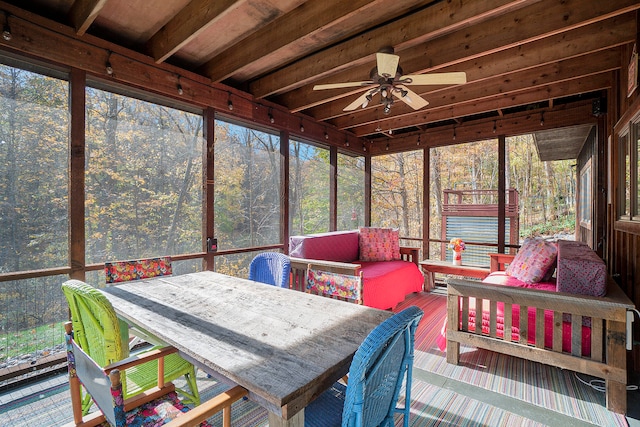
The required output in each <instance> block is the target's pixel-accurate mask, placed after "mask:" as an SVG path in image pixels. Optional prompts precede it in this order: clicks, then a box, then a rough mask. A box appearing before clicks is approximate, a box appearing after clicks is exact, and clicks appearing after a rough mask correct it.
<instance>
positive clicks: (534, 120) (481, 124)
mask: <svg viewBox="0 0 640 427" xmlns="http://www.w3.org/2000/svg"><path fill="white" fill-rule="evenodd" d="M544 118H545V119H544V120H545V127H544V128H545V129H547V128H563V127H570V126H578V125H583V124H585V123H596V122H597V118H596V117H594V116H593V114H592V106H591V101H586V102H585V101H579V102H576V103H572V104H569V105H562V106H559V107H556V108H555V109H553V110H551V111H545V113H544ZM494 122H495V125H496V127H497V130H496V133H495V134H494V133H493V126H494ZM538 130H540V111H532V112H519V113H514V114H508V115H505V117H503V118H501V119H498V120H496V119H482V120H474V121H471V122H465V123H464V124H463V125H460V126H457V125H456V139H455V140H454V139H453V138H452V137H453V126H452V125H451V126H443V127H438V128H428V129H426V130H425V131H421V132H415V133H412V134H407V135H402V136H396V138H394V139H393V140H391V139H386V138H385V139H376V140H374V141H373V143H371V144H369V153H370V154H371V155H372V156H378V155H385V154H392V153H400V152H405V151H411V150H416V149H423V148H425V147H429V148H434V147H443V146H447V145H454V144H462V143H466V142H476V141H481V140H486V139H490V138H492V136H490V135H493V137H494V138H497V136H496V135H506V136H507V137H509V136H516V135H522V134H525V133H533V132H536V131H538ZM418 136H420V145H419V146H418ZM387 145H388V146H389V148H388V149H387Z"/></svg>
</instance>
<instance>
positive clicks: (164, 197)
mask: <svg viewBox="0 0 640 427" xmlns="http://www.w3.org/2000/svg"><path fill="white" fill-rule="evenodd" d="M19 65H21V64H14V63H12V62H11V61H6V64H4V65H2V66H1V67H0V71H1V72H2V73H1V75H0V78H1V79H2V80H1V81H0V86H2V87H11V88H13V90H12V92H8V93H5V94H4V95H3V101H4V102H3V103H2V105H1V106H0V113H1V114H2V115H3V117H11V118H12V120H8V121H5V122H4V124H3V126H2V133H3V135H5V136H6V137H5V138H4V139H3V143H2V145H1V146H0V147H1V148H2V149H3V151H1V152H0V155H2V157H1V159H2V162H0V167H1V168H2V172H3V174H2V175H3V177H4V179H3V181H2V182H3V184H2V187H1V189H2V191H3V197H4V200H5V202H4V204H3V212H4V214H3V216H2V218H3V222H4V225H5V226H4V227H3V228H2V231H1V232H0V233H2V239H0V242H1V243H0V249H1V250H2V256H1V257H0V260H2V273H3V274H2V276H3V281H2V282H0V286H1V287H2V294H1V295H2V303H3V308H2V310H1V313H0V315H1V318H2V341H3V343H4V345H3V346H2V355H1V356H2V362H3V363H4V365H3V370H4V372H5V373H4V375H3V376H2V377H0V378H4V379H7V380H11V377H13V376H17V375H20V374H22V373H24V372H26V371H29V370H32V368H33V366H34V365H35V366H40V365H42V366H43V367H46V366H48V365H49V364H52V363H54V362H55V361H56V360H58V359H60V358H61V357H62V350H63V347H62V343H63V341H64V340H63V335H62V331H61V328H60V327H59V326H60V324H61V323H62V322H64V321H65V320H67V317H68V312H67V309H66V302H65V301H64V298H63V296H62V294H61V292H60V291H59V286H60V283H62V282H63V281H64V280H65V279H66V278H68V277H69V276H74V277H80V278H82V279H83V280H86V281H87V282H89V283H91V284H93V285H94V286H97V287H102V286H105V277H104V271H103V265H104V263H105V262H109V261H115V260H127V259H140V258H148V257H156V256H171V257H173V260H174V262H173V273H174V274H184V273H189V272H196V271H200V270H202V269H207V268H212V269H214V270H216V271H218V272H222V273H226V274H230V275H236V276H240V277H246V276H247V273H248V265H249V262H250V261H251V259H252V258H253V257H254V256H255V255H256V254H257V253H258V252H260V251H264V250H279V251H283V252H285V253H286V252H287V250H288V248H287V241H288V238H287V235H293V234H309V233H316V232H325V231H330V230H349V229H356V228H358V227H359V226H363V225H368V224H371V225H375V226H384V227H394V228H398V229H399V230H400V235H401V237H402V244H403V245H406V246H413V247H418V248H420V250H421V257H422V258H435V259H443V260H450V256H451V255H450V253H449V252H450V251H448V250H446V245H447V242H448V241H449V240H450V239H451V238H452V237H460V238H463V239H464V240H466V241H467V242H468V252H467V253H465V263H468V264H470V265H487V263H488V256H486V254H487V253H489V252H495V251H497V250H499V248H500V246H501V242H499V241H498V238H499V235H500V233H498V218H499V216H498V212H499V211H500V209H501V205H500V201H499V197H498V196H497V194H498V193H497V190H473V189H471V188H477V187H482V186H492V185H494V186H497V179H496V178H497V177H498V176H499V175H500V172H499V171H498V169H497V167H498V161H497V160H498V159H497V158H496V156H495V148H496V146H497V144H498V142H497V140H490V141H487V142H481V143H470V144H462V145H459V146H451V147H443V148H433V149H422V150H413V151H409V152H405V153H393V154H386V155H380V156H376V157H374V158H370V157H366V156H353V155H350V154H348V153H342V152H338V151H337V150H336V149H335V147H329V146H326V145H323V144H320V143H317V142H312V141H308V140H307V141H305V140H303V139H300V138H296V139H289V138H287V135H286V134H284V133H278V132H275V131H274V130H273V129H268V128H265V127H255V126H252V125H251V124H248V123H246V122H242V121H238V120H233V119H230V118H228V117H226V116H216V117H215V118H214V120H213V128H212V130H213V135H214V136H213V138H212V139H213V140H212V141H211V142H210V143H208V142H207V138H206V137H205V133H206V126H207V120H208V116H207V114H206V113H205V114H203V113H202V112H200V113H198V112H197V111H195V110H193V109H192V108H190V109H184V106H183V109H181V108H177V107H176V106H175V105H173V103H164V104H163V103H162V100H161V99H157V98H152V97H146V98H145V97H134V96H131V95H127V94H124V93H122V92H121V91H120V90H117V91H116V90H110V89H109V88H108V87H107V86H105V85H104V84H100V85H92V84H91V82H88V83H87V84H86V86H84V90H85V97H84V99H85V101H84V116H85V126H84V141H85V142H84V150H83V151H84V156H83V158H82V159H80V160H82V161H81V162H80V161H78V162H75V161H73V159H72V161H71V162H69V158H68V153H69V152H70V151H69V147H70V145H72V144H71V143H70V142H69V139H68V135H69V120H64V119H65V118H66V117H68V116H69V115H70V114H72V112H73V111H74V110H73V108H69V102H68V101H69V98H70V97H69V92H70V85H71V84H72V82H71V81H70V80H69V78H68V76H67V77H65V76H62V75H59V74H56V73H53V74H52V73H49V74H47V73H46V70H44V69H39V68H33V67H31V68H30V69H29V70H26V69H23V68H20V66H19ZM96 86H97V87H96ZM51 93H53V94H57V96H55V97H54V96H49V94H51ZM51 123H55V124H56V126H50V124H51ZM27 124H29V126H27ZM522 145H523V144H522V143H520V144H519V150H521V151H522V153H524V154H522V153H516V152H513V153H510V154H509V156H510V157H511V158H512V162H513V163H517V162H523V161H530V160H527V159H530V158H531V157H532V154H531V153H532V151H533V150H534V149H535V147H534V146H533V145H532V144H531V143H529V146H528V148H526V149H525V148H523V147H522ZM209 146H212V147H213V150H211V151H212V156H211V157H210V159H209V161H212V163H207V162H205V161H203V159H205V160H207V157H206V156H205V155H204V153H205V152H206V151H207V150H208V148H207V147H209ZM470 151H473V152H474V153H475V155H474V156H469V152H470ZM425 152H430V153H432V154H431V156H430V159H431V164H430V165H427V166H425V164H424V162H425V160H424V159H425V156H424V153H425ZM71 153H74V148H73V146H71ZM523 156H524V157H523ZM436 159H439V163H438V162H437V161H436ZM453 164H455V165H458V166H457V167H455V168H454V167H451V165H453ZM69 165H70V166H69ZM538 167H542V164H541V163H540V162H538ZM76 168H77V169H76ZM550 168H551V170H553V169H554V168H555V169H557V170H558V171H559V172H556V175H561V174H562V173H563V172H562V170H563V168H566V165H565V164H564V163H562V162H560V163H557V164H555V165H554V166H550ZM425 170H427V171H428V173H429V176H430V177H431V181H430V180H428V179H425ZM533 170H534V172H533V173H539V172H535V169H533ZM211 174H212V175H213V180H206V179H205V178H204V177H205V176H209V175H211ZM74 176H75V177H78V176H82V177H83V179H82V180H78V179H74V178H73V177H74ZM284 176H288V177H289V179H288V181H289V185H288V187H287V186H285V185H284V184H283V182H285V181H283V177H284ZM509 176H510V180H509V181H510V182H512V183H514V184H515V185H518V186H524V185H525V183H527V182H535V180H534V179H532V178H531V176H527V177H525V178H524V179H523V178H522V177H520V176H517V175H516V174H510V175H509ZM552 176H553V174H552ZM567 178H568V179H569V181H572V180H573V179H574V177H573V176H570V175H568V176H567ZM425 182H431V184H430V185H431V189H427V188H425ZM212 184H213V185H212ZM563 185H565V186H567V187H568V188H575V183H572V182H567V183H564V184H563ZM442 186H445V188H446V186H449V187H454V188H460V189H459V190H451V189H445V190H440V188H442ZM211 187H213V189H212V190H213V194H212V197H211V199H212V200H213V201H212V202H210V201H209V202H205V200H211V199H207V195H208V193H207V192H208V191H210V188H211ZM465 188H466V189H465ZM526 193H527V194H530V195H532V194H536V195H537V196H536V197H543V196H544V195H545V194H547V193H553V194H554V195H553V196H551V199H555V200H561V199H571V198H573V197H575V196H574V195H573V194H557V193H556V192H553V191H550V190H548V189H545V187H544V186H542V185H540V186H534V187H531V188H529V187H527V188H526ZM26 194H30V195H31V196H30V197H21V195H26ZM424 194H429V198H430V199H431V215H430V216H429V223H428V227H426V226H425V225H426V224H427V223H426V222H425V218H423V212H424V210H425V204H424ZM517 194H518V191H517V190H515V189H510V190H508V191H507V192H506V196H505V201H506V203H505V205H504V207H502V209H503V212H505V235H504V241H503V242H502V245H503V246H504V248H503V249H502V250H506V251H512V250H513V249H514V248H516V247H517V246H518V239H519V231H520V230H519V206H518V198H517ZM287 196H288V199H287V198H286V197H287ZM531 197H533V196H531ZM480 206H484V207H485V208H486V209H488V211H490V212H489V213H487V212H478V209H481V208H479V207H480ZM368 207H370V208H368ZM369 209H370V213H369ZM469 209H470V210H469ZM536 209H537V211H540V210H541V207H540V206H538V207H536ZM558 209H560V207H559V206H553V209H552V210H551V209H550V210H549V212H551V211H553V212H556V211H557V210H558ZM538 213H539V212H538ZM208 215H212V217H213V218H212V220H208ZM469 215H473V218H475V219H471V217H470V216H469ZM487 215H488V216H487ZM545 215H550V214H549V213H548V212H547V213H545ZM487 217H490V218H491V221H490V222H489V223H486V218H487ZM287 218H288V219H287ZM452 218H454V219H455V218H457V219H465V220H469V221H473V222H471V223H470V226H463V225H462V224H461V223H460V222H456V221H455V220H453V221H452ZM209 221H210V222H209ZM529 222H535V219H532V220H529ZM211 226H212V227H211ZM209 227H210V229H212V233H211V234H209V233H206V234H205V233H203V230H204V229H206V228H209ZM424 233H428V234H429V235H430V236H431V237H430V238H428V239H424V238H423V236H424ZM80 238H82V240H81V241H78V239H80ZM207 238H215V239H216V240H217V249H216V251H215V252H208V251H207V247H206V241H207ZM69 242H71V243H69ZM74 242H76V243H74ZM426 247H429V248H430V253H426V252H425V251H424V248H426ZM69 256H72V257H73V256H75V257H78V258H77V259H76V262H75V263H74V264H73V265H72V267H68V266H65V264H66V263H67V262H66V259H67V258H68V257H69ZM485 258H486V259H485ZM6 279H10V280H6Z"/></svg>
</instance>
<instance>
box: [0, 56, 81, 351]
mask: <svg viewBox="0 0 640 427" xmlns="http://www.w3.org/2000/svg"><path fill="white" fill-rule="evenodd" d="M0 98H1V102H0V273H11V272H19V271H28V270H40V269H45V268H54V267H64V266H67V265H68V264H69V251H68V242H69V232H68V229H69V222H68V218H67V212H68V209H69V200H68V193H69V189H68V184H67V183H68V182H69V168H68V163H69V161H68V154H67V153H68V151H69V108H68V106H69V84H68V82H67V81H65V80H61V79H58V78H54V77H50V76H47V75H44V74H41V73H38V72H34V71H28V70H25V69H21V68H18V67H16V66H10V65H0ZM66 279H67V277H66V276H59V275H58V276H47V277H33V278H29V279H23V280H8V281H4V282H0V343H1V344H0V361H3V362H5V361H6V360H7V359H12V358H13V360H21V361H24V360H34V359H37V358H39V357H41V356H40V355H41V354H42V351H41V350H44V349H49V351H51V349H53V348H54V347H55V346H56V345H57V344H59V343H61V342H64V340H63V335H62V331H63V329H62V322H63V321H64V320H67V319H68V308H67V305H66V302H65V299H64V296H63V294H62V292H60V284H61V283H62V282H63V281H64V280H66ZM27 354H31V356H30V357H29V358H28V359H26V358H25V355H27Z"/></svg>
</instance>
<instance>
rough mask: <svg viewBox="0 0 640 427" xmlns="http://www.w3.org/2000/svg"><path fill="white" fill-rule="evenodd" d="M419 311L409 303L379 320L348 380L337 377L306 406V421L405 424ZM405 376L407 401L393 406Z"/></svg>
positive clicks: (326, 425) (350, 425)
mask: <svg viewBox="0 0 640 427" xmlns="http://www.w3.org/2000/svg"><path fill="white" fill-rule="evenodd" d="M422 315H423V312H422V310H420V309H419V308H418V307H415V306H412V307H409V308H406V309H404V310H403V311H401V312H400V313H398V314H395V315H394V316H393V317H390V318H389V319H387V320H385V321H384V322H382V323H381V324H380V325H378V326H377V327H376V328H375V329H374V330H373V331H371V333H370V334H369V335H368V336H367V338H365V340H364V342H363V343H362V344H361V345H360V348H358V351H356V354H355V356H354V357H353V361H352V362H351V368H350V369H349V384H348V386H344V385H342V384H341V383H339V382H338V383H335V384H334V385H333V386H332V387H331V388H330V389H329V390H327V391H326V392H324V393H323V394H321V395H320V397H318V398H317V399H316V400H314V401H313V402H311V403H310V404H309V405H308V406H307V408H306V409H305V414H304V418H305V426H306V427H315V426H318V427H333V426H335V427H338V426H342V427H368V426H388V427H392V426H393V425H394V421H393V416H394V414H395V413H401V414H403V416H404V424H403V425H404V427H408V425H409V411H410V409H411V406H410V405H411V375H412V368H413V343H414V337H415V331H416V328H417V326H418V323H419V322H420V319H421V318H422ZM403 381H405V384H406V387H405V388H406V391H405V405H404V407H403V408H398V407H397V402H398V396H399V394H400V389H401V387H402V384H403Z"/></svg>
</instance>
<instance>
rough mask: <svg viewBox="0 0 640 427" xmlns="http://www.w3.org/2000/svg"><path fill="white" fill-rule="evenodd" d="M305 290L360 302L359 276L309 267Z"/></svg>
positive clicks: (360, 286) (360, 282)
mask: <svg viewBox="0 0 640 427" xmlns="http://www.w3.org/2000/svg"><path fill="white" fill-rule="evenodd" d="M307 290H308V291H309V292H312V293H314V294H318V295H324V296H330V297H338V298H344V299H347V300H353V301H356V302H358V303H361V302H362V280H361V278H360V277H359V276H350V275H347V274H338V273H330V272H327V271H320V270H314V269H309V270H308V271H307Z"/></svg>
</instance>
